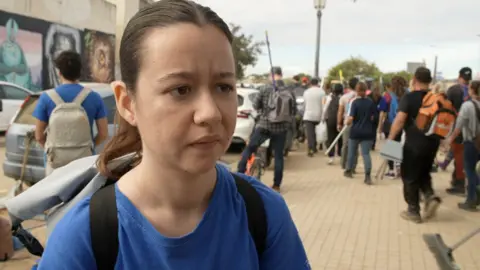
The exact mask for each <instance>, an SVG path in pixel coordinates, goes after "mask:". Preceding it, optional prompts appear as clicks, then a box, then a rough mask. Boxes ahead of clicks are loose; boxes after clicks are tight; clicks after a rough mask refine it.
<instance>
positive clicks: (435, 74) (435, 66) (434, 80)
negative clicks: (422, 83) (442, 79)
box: [433, 55, 438, 83]
mask: <svg viewBox="0 0 480 270" xmlns="http://www.w3.org/2000/svg"><path fill="white" fill-rule="evenodd" d="M437 62H438V55H435V63H434V65H433V83H436V82H437Z"/></svg>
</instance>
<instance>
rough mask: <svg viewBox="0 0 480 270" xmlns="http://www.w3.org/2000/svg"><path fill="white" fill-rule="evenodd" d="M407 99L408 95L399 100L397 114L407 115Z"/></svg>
mask: <svg viewBox="0 0 480 270" xmlns="http://www.w3.org/2000/svg"><path fill="white" fill-rule="evenodd" d="M409 97H410V95H409V94H406V95H403V97H402V99H401V100H400V103H399V104H398V111H399V112H404V113H408V106H409V102H408V99H409Z"/></svg>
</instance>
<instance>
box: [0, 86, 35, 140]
mask: <svg viewBox="0 0 480 270" xmlns="http://www.w3.org/2000/svg"><path fill="white" fill-rule="evenodd" d="M30 94H33V92H32V91H30V90H28V89H25V88H23V87H21V86H18V85H16V84H13V83H9V82H4V81H0V100H1V102H2V106H1V107H2V110H1V111H0V132H4V131H6V130H7V129H8V126H9V125H10V122H11V120H12V118H13V117H14V116H15V114H16V113H17V111H18V110H19V109H20V107H21V106H22V104H23V102H24V101H25V99H26V98H27V97H28V96H29V95H30Z"/></svg>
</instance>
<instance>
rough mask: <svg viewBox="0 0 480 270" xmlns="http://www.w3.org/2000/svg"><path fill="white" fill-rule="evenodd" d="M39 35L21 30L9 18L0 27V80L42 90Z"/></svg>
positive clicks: (17, 24) (41, 40)
mask: <svg viewBox="0 0 480 270" xmlns="http://www.w3.org/2000/svg"><path fill="white" fill-rule="evenodd" d="M42 44H43V38H42V35H41V34H40V33H35V32H31V31H26V30H23V29H22V28H21V27H19V23H18V22H17V21H16V20H15V19H13V18H9V19H8V20H7V22H6V24H5V25H4V26H0V80H1V81H7V82H10V83H14V84H17V85H19V86H22V87H24V88H27V89H30V90H33V91H38V90H40V89H42V54H43V49H42Z"/></svg>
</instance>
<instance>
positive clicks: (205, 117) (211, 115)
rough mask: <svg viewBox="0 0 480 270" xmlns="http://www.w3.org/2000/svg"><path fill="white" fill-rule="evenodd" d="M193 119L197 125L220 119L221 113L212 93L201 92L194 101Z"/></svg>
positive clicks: (211, 122)
mask: <svg viewBox="0 0 480 270" xmlns="http://www.w3.org/2000/svg"><path fill="white" fill-rule="evenodd" d="M193 118H194V119H193V120H194V122H195V123H196V124H198V125H204V124H209V125H211V124H213V123H215V122H220V121H221V120H222V113H221V111H220V109H219V107H218V103H217V100H216V98H215V96H214V94H213V93H211V92H210V93H202V94H201V95H200V97H199V99H198V100H197V102H195V112H194V116H193Z"/></svg>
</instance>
